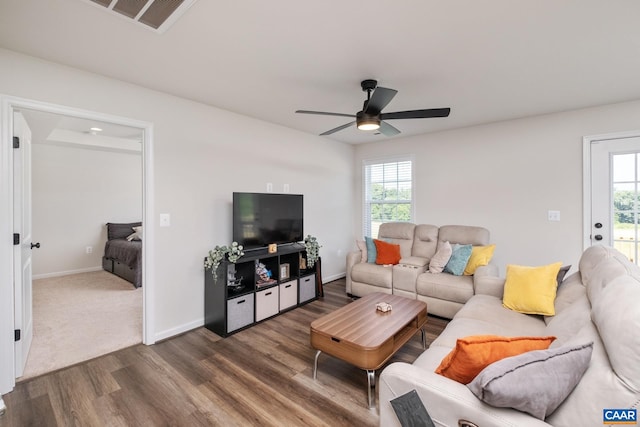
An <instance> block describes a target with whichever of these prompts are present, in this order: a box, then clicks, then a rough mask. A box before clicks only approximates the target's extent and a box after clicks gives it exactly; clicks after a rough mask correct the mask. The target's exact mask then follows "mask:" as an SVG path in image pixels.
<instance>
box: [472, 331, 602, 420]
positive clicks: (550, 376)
mask: <svg viewBox="0 0 640 427" xmlns="http://www.w3.org/2000/svg"><path fill="white" fill-rule="evenodd" d="M592 351H593V342H591V343H589V344H584V345H578V346H562V347H557V348H553V349H549V350H534V351H529V352H527V353H523V354H520V355H518V356H514V357H507V358H505V359H502V360H499V361H497V362H494V363H492V364H491V365H489V366H487V367H486V368H484V369H483V370H482V371H481V372H480V373H479V374H478V375H477V376H476V377H475V378H474V379H473V381H471V382H470V383H469V384H467V387H469V389H470V390H471V391H472V392H473V394H475V395H476V397H477V398H478V399H480V400H482V401H483V402H485V403H488V404H489V405H492V406H496V407H500V408H514V409H517V410H519V411H522V412H526V413H528V414H531V415H533V416H534V417H536V418H539V419H541V420H544V419H545V418H546V417H547V416H549V415H550V414H551V413H552V412H553V411H555V410H556V408H557V407H558V406H560V404H561V403H562V402H563V401H564V400H565V399H566V398H567V396H569V394H570V393H571V392H572V391H573V389H574V388H575V386H576V385H577V384H578V383H579V382H580V379H581V378H582V375H584V373H585V371H586V370H587V368H588V367H589V362H590V360H591V352H592Z"/></svg>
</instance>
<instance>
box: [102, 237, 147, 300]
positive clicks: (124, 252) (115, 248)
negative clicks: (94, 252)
mask: <svg viewBox="0 0 640 427" xmlns="http://www.w3.org/2000/svg"><path fill="white" fill-rule="evenodd" d="M104 256H105V257H106V258H108V259H114V260H116V261H120V262H121V263H123V264H126V265H127V266H129V267H130V268H131V269H133V270H134V271H135V272H136V280H135V283H134V284H133V285H134V286H135V287H136V288H139V287H140V286H142V269H141V268H139V266H141V265H142V242H141V241H140V240H132V241H130V242H129V241H127V240H126V239H113V240H107V243H106V245H105V247H104Z"/></svg>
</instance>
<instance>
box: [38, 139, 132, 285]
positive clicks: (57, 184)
mask: <svg viewBox="0 0 640 427" xmlns="http://www.w3.org/2000/svg"><path fill="white" fill-rule="evenodd" d="M33 142H34V144H33V146H32V171H33V172H32V179H33V181H32V185H33V194H32V203H33V204H32V206H33V210H32V211H33V238H34V241H36V242H40V243H41V247H40V249H38V250H34V251H33V274H34V276H35V277H34V278H36V279H37V278H38V277H46V276H51V275H59V274H60V273H63V274H64V273H73V272H80V271H87V270H90V269H100V268H102V256H103V254H104V245H105V242H106V241H107V229H106V227H105V224H106V223H107V222H136V221H141V220H142V158H141V155H140V153H124V152H114V151H106V150H96V149H87V148H81V147H79V146H60V145H54V144H51V143H48V142H46V141H37V140H34V141H33ZM87 246H91V247H92V248H93V253H91V254H87V253H86V251H85V249H86V247H87Z"/></svg>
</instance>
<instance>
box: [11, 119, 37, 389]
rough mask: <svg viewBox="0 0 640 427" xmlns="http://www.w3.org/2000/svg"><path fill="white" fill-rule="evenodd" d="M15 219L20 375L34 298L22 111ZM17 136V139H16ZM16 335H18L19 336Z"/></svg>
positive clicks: (17, 130)
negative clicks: (17, 236)
mask: <svg viewBox="0 0 640 427" xmlns="http://www.w3.org/2000/svg"><path fill="white" fill-rule="evenodd" d="M13 136H14V147H16V143H17V144H18V148H14V150H13V154H14V157H13V174H14V176H13V185H14V189H13V191H14V193H13V194H14V200H13V206H14V211H13V221H14V233H18V234H19V243H18V244H16V245H14V298H15V302H14V313H15V320H14V322H15V329H16V331H17V332H16V334H19V339H17V340H16V342H15V365H16V366H15V372H16V378H17V377H21V376H22V374H23V372H24V367H25V365H26V363H27V357H28V355H29V348H30V347H31V341H32V338H33V298H32V283H31V280H32V263H31V251H32V249H33V246H32V241H33V239H32V236H31V130H30V129H29V126H28V125H27V122H26V121H25V119H24V117H23V116H22V114H20V113H19V112H15V113H14V116H13ZM16 138H17V140H16ZM16 338H18V337H17V336H16Z"/></svg>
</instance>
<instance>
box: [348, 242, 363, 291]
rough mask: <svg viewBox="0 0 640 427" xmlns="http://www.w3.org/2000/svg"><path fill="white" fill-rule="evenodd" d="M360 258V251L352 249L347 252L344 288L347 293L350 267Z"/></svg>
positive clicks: (349, 281) (349, 289)
mask: <svg viewBox="0 0 640 427" xmlns="http://www.w3.org/2000/svg"><path fill="white" fill-rule="evenodd" d="M361 260H362V253H361V252H360V251H353V252H349V253H347V275H346V285H345V289H346V291H347V293H348V294H351V269H352V268H353V266H354V265H356V264H357V263H359V262H360V261H361Z"/></svg>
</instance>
